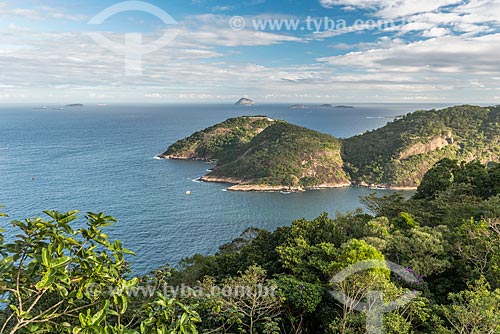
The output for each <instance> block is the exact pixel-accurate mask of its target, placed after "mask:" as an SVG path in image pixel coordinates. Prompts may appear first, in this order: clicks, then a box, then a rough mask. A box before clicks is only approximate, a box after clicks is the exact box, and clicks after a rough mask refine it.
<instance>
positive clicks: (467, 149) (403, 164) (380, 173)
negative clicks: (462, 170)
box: [342, 106, 500, 187]
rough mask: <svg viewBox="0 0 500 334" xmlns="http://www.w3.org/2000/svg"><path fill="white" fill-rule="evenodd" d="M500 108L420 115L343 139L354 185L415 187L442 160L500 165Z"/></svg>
mask: <svg viewBox="0 0 500 334" xmlns="http://www.w3.org/2000/svg"><path fill="white" fill-rule="evenodd" d="M499 140H500V108H498V107H489V108H482V107H475V106H458V107H452V108H447V109H443V110H428V111H423V110H421V111H416V112H414V113H411V114H408V115H406V116H404V117H403V118H401V119H398V120H396V121H394V122H391V123H389V124H387V125H386V126H384V127H382V128H380V129H377V130H374V131H370V132H367V133H364V134H362V135H359V136H355V137H352V138H349V139H346V140H344V142H343V151H342V153H343V159H344V161H345V164H346V171H347V172H348V173H349V174H350V175H351V177H352V178H353V180H354V181H355V182H358V183H361V182H365V183H373V184H391V185H395V186H410V187H411V186H416V185H418V184H419V183H420V180H421V179H422V177H423V175H424V174H425V172H426V171H427V170H429V169H430V168H431V167H432V166H433V165H434V164H435V163H436V162H438V161H439V160H441V159H443V158H450V159H455V160H459V161H462V160H464V161H471V160H475V159H478V160H481V161H482V162H489V161H498V160H499V157H500V144H499Z"/></svg>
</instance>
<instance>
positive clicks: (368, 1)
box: [321, 0, 462, 18]
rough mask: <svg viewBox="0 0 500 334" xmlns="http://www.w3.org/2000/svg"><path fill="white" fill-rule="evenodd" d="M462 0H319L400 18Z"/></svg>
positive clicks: (329, 5) (322, 2)
mask: <svg viewBox="0 0 500 334" xmlns="http://www.w3.org/2000/svg"><path fill="white" fill-rule="evenodd" d="M461 2H462V0H419V1H415V0H398V1H394V0H321V4H322V5H323V6H325V7H333V6H344V7H347V8H360V9H372V10H375V11H376V16H379V17H384V18H400V17H403V16H407V15H413V14H418V13H426V12H432V11H435V10H437V9H439V8H441V7H444V6H449V5H456V4H459V3H461Z"/></svg>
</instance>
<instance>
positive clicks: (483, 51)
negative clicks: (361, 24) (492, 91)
mask: <svg viewBox="0 0 500 334" xmlns="http://www.w3.org/2000/svg"><path fill="white" fill-rule="evenodd" d="M499 44H500V34H494V35H486V36H481V37H462V36H446V37H439V38H433V39H430V40H426V41H419V42H414V43H411V44H404V45H397V46H394V47H392V48H389V49H374V50H369V51H364V52H351V53H348V54H346V55H342V56H335V57H324V58H320V59H318V60H319V61H321V62H326V63H328V64H330V65H335V66H344V67H345V66H348V67H354V68H365V69H368V70H370V71H384V72H421V71H425V72H430V73H432V72H434V73H461V74H463V75H467V74H482V75H483V74H484V75H491V73H498V72H500V63H499V62H498V59H497V55H496V51H495V50H497V49H498V45H499Z"/></svg>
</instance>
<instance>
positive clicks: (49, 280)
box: [35, 269, 54, 290]
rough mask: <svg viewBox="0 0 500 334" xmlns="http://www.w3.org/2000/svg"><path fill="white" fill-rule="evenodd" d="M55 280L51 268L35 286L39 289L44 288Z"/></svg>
mask: <svg viewBox="0 0 500 334" xmlns="http://www.w3.org/2000/svg"><path fill="white" fill-rule="evenodd" d="M53 280H54V276H53V272H52V269H49V270H47V271H46V272H45V274H44V275H43V277H42V279H41V280H40V281H39V282H38V283H36V285H35V287H36V288H37V289H38V290H43V289H45V288H47V287H48V286H49V285H50V284H52V282H53Z"/></svg>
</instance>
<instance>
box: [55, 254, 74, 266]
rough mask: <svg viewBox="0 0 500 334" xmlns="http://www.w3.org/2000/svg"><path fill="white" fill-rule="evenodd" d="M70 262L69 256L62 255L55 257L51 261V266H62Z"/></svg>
mask: <svg viewBox="0 0 500 334" xmlns="http://www.w3.org/2000/svg"><path fill="white" fill-rule="evenodd" d="M70 262H71V258H70V257H69V256H63V257H61V258H58V259H55V260H54V261H52V265H51V267H52V268H57V267H62V266H65V265H67V264H68V263H70Z"/></svg>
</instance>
